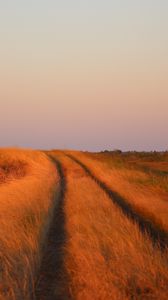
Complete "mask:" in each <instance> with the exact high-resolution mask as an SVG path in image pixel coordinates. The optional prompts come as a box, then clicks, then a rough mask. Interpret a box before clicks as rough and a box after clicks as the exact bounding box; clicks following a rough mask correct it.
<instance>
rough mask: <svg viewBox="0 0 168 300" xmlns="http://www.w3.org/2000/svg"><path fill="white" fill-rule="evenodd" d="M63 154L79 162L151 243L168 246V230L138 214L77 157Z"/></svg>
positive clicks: (163, 247)
mask: <svg viewBox="0 0 168 300" xmlns="http://www.w3.org/2000/svg"><path fill="white" fill-rule="evenodd" d="M65 155H66V156H67V157H69V158H71V159H72V160H73V161H75V162H76V163H77V164H79V165H80V166H81V167H82V168H83V169H84V170H85V172H86V173H87V174H88V175H89V176H90V177H91V178H92V179H93V180H94V181H95V182H96V183H97V184H98V185H99V187H100V188H101V189H102V190H103V191H104V192H105V193H106V194H107V195H108V196H109V198H110V199H111V200H112V201H113V202H114V203H115V204H116V205H117V206H118V207H119V208H120V209H121V211H122V212H123V213H124V215H126V216H127V217H128V218H129V219H131V220H132V221H134V222H136V223H137V224H138V225H139V228H140V230H141V232H142V233H147V234H148V235H149V236H150V238H151V240H152V242H153V244H154V245H158V246H159V247H160V248H161V249H162V250H164V249H165V248H167V247H168V232H167V231H165V230H164V229H163V230H162V229H160V228H158V227H157V225H155V224H153V223H152V221H151V220H148V219H145V218H144V217H143V216H142V215H140V214H139V213H138V212H137V211H136V210H135V209H134V208H133V206H132V205H131V204H130V203H129V202H128V201H127V200H126V199H125V198H124V197H122V196H121V195H120V194H119V193H117V192H116V191H114V190H112V189H111V188H110V187H109V186H108V185H106V183H104V182H103V181H101V180H100V179H98V178H97V177H96V176H95V175H94V174H93V173H92V171H91V170H90V169H89V167H87V166H86V165H85V164H84V163H83V162H81V161H80V160H79V159H77V158H76V157H75V156H73V155H71V154H67V153H65Z"/></svg>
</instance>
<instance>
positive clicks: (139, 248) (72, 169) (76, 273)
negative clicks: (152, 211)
mask: <svg viewBox="0 0 168 300" xmlns="http://www.w3.org/2000/svg"><path fill="white" fill-rule="evenodd" d="M55 155H56V156H57V157H59V159H60V160H61V162H62V164H63V167H64V171H65V173H66V175H67V193H66V198H65V206H64V212H65V216H66V224H65V226H66V232H67V242H66V247H65V257H64V264H65V267H66V271H67V273H68V277H69V293H70V299H77V300H93V299H94V300H105V299H113V300H128V299H129V300H131V299H141V300H142V299H143V300H146V299H149V300H152V299H153V300H154V299H155V300H156V299H160V300H161V299H162V300H163V299H165V300H166V299H167V286H168V268H167V267H168V260H167V251H165V253H164V254H162V253H161V251H160V249H159V248H157V247H155V248H154V247H153V246H152V243H151V241H150V240H149V238H148V237H147V236H146V235H142V233H141V232H140V230H139V228H138V226H137V225H136V224H134V223H133V222H131V221H130V220H129V219H127V218H126V217H125V216H124V215H123V214H122V213H121V211H120V210H119V209H118V208H117V207H116V206H115V205H114V204H113V203H112V201H111V200H110V199H109V198H108V196H107V195H106V194H105V193H104V192H103V191H102V190H101V189H100V188H99V187H98V185H97V184H96V183H95V182H94V181H93V180H92V179H91V178H90V177H89V176H88V175H86V173H85V172H84V170H82V168H81V167H80V166H79V165H77V164H76V163H75V162H73V161H72V160H71V159H69V158H68V157H65V156H64V155H63V154H60V153H59V152H55ZM79 156H80V158H83V160H84V159H85V161H87V159H86V158H85V156H84V155H83V154H80V153H78V157H79ZM87 162H88V161H87ZM88 163H90V165H91V164H93V162H92V161H90V162H88ZM94 164H95V163H94ZM94 164H93V165H94ZM92 167H93V166H92ZM95 168H96V166H95ZM98 170H99V168H98ZM100 170H101V168H100ZM101 174H102V171H101ZM97 175H98V174H97ZM104 176H105V175H104ZM63 285H64V283H63ZM61 288H62V289H63V288H64V287H60V290H61ZM55 293H56V295H57V291H55ZM60 299H62V298H61V297H60ZM65 299H66V298H65ZM68 299H69V298H68Z"/></svg>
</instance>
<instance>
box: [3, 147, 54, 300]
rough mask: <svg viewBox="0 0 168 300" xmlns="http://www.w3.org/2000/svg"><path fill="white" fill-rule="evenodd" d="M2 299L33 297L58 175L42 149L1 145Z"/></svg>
mask: <svg viewBox="0 0 168 300" xmlns="http://www.w3.org/2000/svg"><path fill="white" fill-rule="evenodd" d="M0 171H1V174H3V175H2V176H1V177H2V178H3V179H1V184H0V224H1V226H0V299H3V300H16V299H17V300H23V299H24V300H27V299H33V297H34V296H33V286H34V280H35V276H36V274H37V271H38V267H39V263H40V259H41V252H42V245H43V242H44V239H45V237H46V234H47V230H48V226H49V223H50V219H51V215H52V208H53V197H54V194H55V191H56V182H57V186H58V177H57V174H56V171H55V168H54V166H53V164H52V163H51V162H50V161H49V160H48V158H47V157H46V155H45V154H44V153H42V152H38V151H30V150H18V149H1V150H0Z"/></svg>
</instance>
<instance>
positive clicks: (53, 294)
mask: <svg viewBox="0 0 168 300" xmlns="http://www.w3.org/2000/svg"><path fill="white" fill-rule="evenodd" d="M48 156H49V159H51V160H52V161H53V162H54V164H55V165H56V167H57V170H58V173H59V177H60V191H59V195H58V196H57V197H58V199H56V201H57V203H56V205H55V209H54V213H53V219H52V223H51V225H50V229H49V232H48V236H47V241H46V245H45V248H44V252H43V257H42V262H41V268H40V272H39V276H38V280H37V283H36V288H35V299H36V300H57V299H58V300H66V299H70V298H69V297H68V275H67V273H66V270H65V267H64V246H65V242H66V231H65V215H64V198H65V193H66V186H67V183H66V178H65V175H64V172H63V168H62V165H61V163H60V162H59V161H58V160H56V158H54V157H53V156H51V155H48Z"/></svg>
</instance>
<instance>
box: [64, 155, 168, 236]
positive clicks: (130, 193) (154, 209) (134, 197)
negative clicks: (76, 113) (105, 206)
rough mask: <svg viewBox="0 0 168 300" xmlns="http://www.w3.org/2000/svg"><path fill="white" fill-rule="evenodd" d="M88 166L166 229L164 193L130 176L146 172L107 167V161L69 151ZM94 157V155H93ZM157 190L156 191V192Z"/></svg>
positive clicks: (167, 220) (143, 213)
mask: <svg viewBox="0 0 168 300" xmlns="http://www.w3.org/2000/svg"><path fill="white" fill-rule="evenodd" d="M67 153H69V154H72V155H74V156H75V157H77V158H78V159H80V160H81V161H82V162H83V163H85V164H86V166H88V167H89V168H90V169H91V170H92V172H93V173H94V174H95V175H96V176H97V177H98V179H100V180H102V181H103V182H104V183H105V184H106V185H107V186H109V187H110V188H111V189H112V190H114V191H116V192H117V193H119V194H120V195H121V196H122V197H124V198H125V199H126V200H127V201H128V202H129V203H130V204H131V205H132V206H133V207H135V209H136V211H137V212H138V213H139V214H141V215H143V216H144V217H145V218H147V219H150V220H151V222H153V223H154V224H156V226H157V227H158V228H160V229H161V230H162V229H164V230H166V231H168V217H167V216H168V201H167V197H166V195H165V193H162V192H160V193H159V192H158V190H157V188H156V189H154V188H150V187H149V186H145V184H144V185H142V184H138V180H137V181H136V184H135V183H134V182H133V181H132V180H130V177H131V178H132V177H133V178H134V179H135V180H136V179H137V178H139V179H141V180H142V181H143V179H144V178H146V176H147V175H146V174H144V173H143V172H141V171H139V170H136V169H135V170H130V169H127V168H126V167H124V168H116V167H115V166H111V167H108V165H107V163H105V162H103V161H101V159H100V160H99V159H98V158H97V159H96V160H95V159H92V158H91V157H92V155H91V154H89V155H87V154H84V153H81V152H77V151H76V152H74V151H69V152H67ZM93 157H94V156H93ZM156 191H157V192H156Z"/></svg>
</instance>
